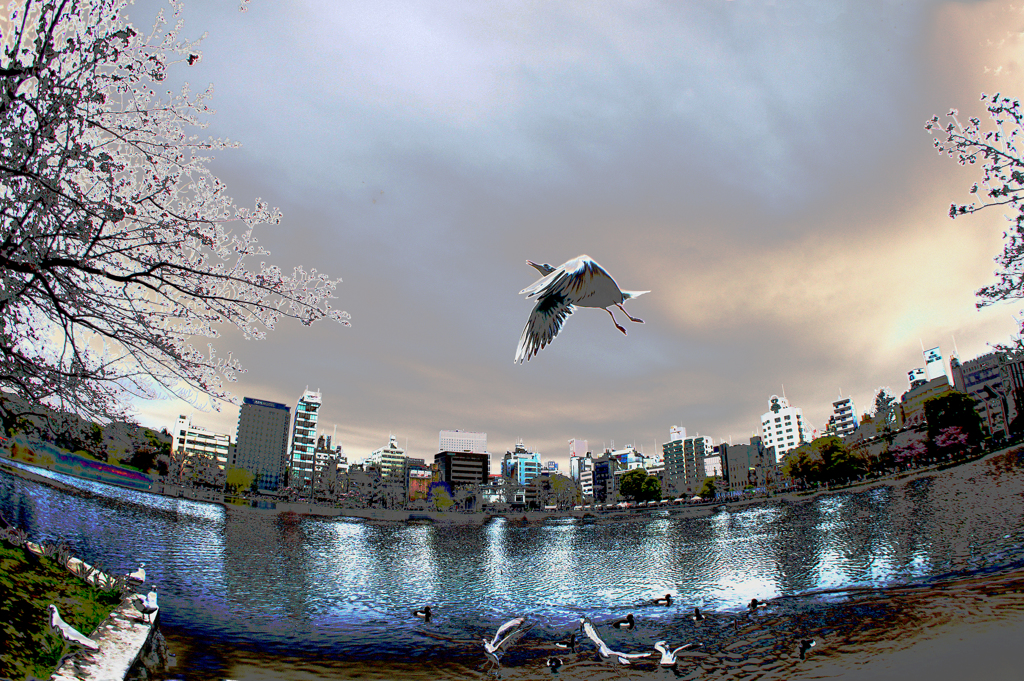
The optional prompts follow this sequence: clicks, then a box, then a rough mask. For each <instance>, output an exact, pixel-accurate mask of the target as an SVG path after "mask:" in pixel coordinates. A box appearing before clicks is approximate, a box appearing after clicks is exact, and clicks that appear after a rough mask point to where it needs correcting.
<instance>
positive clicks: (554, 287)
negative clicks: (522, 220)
mask: <svg viewBox="0 0 1024 681" xmlns="http://www.w3.org/2000/svg"><path fill="white" fill-rule="evenodd" d="M526 262H527V264H528V265H530V266H532V267H535V268H536V269H537V270H538V271H539V272H540V273H541V274H543V275H544V276H543V277H541V278H540V279H538V280H537V281H535V282H534V283H532V284H531V285H529V286H527V287H526V288H524V289H523V290H522V291H520V292H519V293H520V294H524V293H525V294H526V297H527V298H536V299H537V304H536V305H535V306H534V308H533V312H531V313H530V318H529V320H528V321H527V322H526V328H524V329H523V335H522V336H521V337H520V338H519V347H518V348H516V357H515V359H514V360H513V361H514V362H516V363H522V362H523V361H526V360H529V359H530V358H531V357H533V356H534V355H536V354H537V353H538V352H540V350H541V349H543V348H544V346H546V345H547V344H548V343H550V342H551V341H553V340H554V339H555V336H557V335H558V332H559V331H561V330H562V325H563V324H565V320H566V319H567V318H568V317H569V315H571V314H572V313H573V310H575V309H576V308H577V307H599V308H603V309H604V310H605V311H606V312H607V313H608V314H609V315H611V318H612V323H614V324H615V328H617V329H618V330H619V331H621V332H622V333H623V334H625V333H626V329H624V328H623V327H622V326H620V325H619V322H618V321H616V320H615V315H614V314H613V313H612V311H611V310H610V309H608V308H610V307H612V306H613V305H614V306H615V307H617V308H619V309H620V310H622V313H623V314H625V315H626V317H627V318H629V320H630V321H631V322H636V323H638V324H643V320H642V319H637V318H636V317H633V316H631V315H630V314H629V313H628V312H626V308H624V307H622V303H624V302H625V301H627V300H629V299H631V298H636V297H637V296H641V295H643V294H645V293H650V291H622V290H620V289H619V285H618V284H616V283H615V280H614V279H612V277H611V275H609V274H608V273H607V272H606V271H605V270H604V268H603V267H601V266H600V265H598V264H597V262H595V261H594V260H592V259H591V258H590V257H589V256H586V255H581V256H578V257H576V258H573V259H572V260H570V261H568V262H566V263H564V264H562V266H560V267H551V265H548V264H547V263H544V264H543V265H538V264H537V263H535V262H533V261H532V260H527V261H526ZM549 270H550V271H549Z"/></svg>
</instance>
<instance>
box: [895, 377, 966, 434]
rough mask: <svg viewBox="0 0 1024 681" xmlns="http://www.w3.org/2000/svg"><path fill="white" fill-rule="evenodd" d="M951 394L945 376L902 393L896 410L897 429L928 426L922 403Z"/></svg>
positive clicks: (951, 390) (950, 387)
mask: <svg viewBox="0 0 1024 681" xmlns="http://www.w3.org/2000/svg"><path fill="white" fill-rule="evenodd" d="M950 392H953V387H952V386H951V385H950V384H949V379H947V378H946V375H945V374H942V375H941V376H939V377H938V378H934V379H932V380H930V381H926V382H925V383H918V384H916V385H914V386H913V387H912V388H910V389H909V390H907V391H906V392H905V393H903V395H902V397H901V398H900V403H899V408H898V409H897V410H896V416H897V418H896V423H895V426H896V428H897V429H900V430H903V429H906V428H912V427H920V428H924V427H926V426H927V425H928V419H927V417H926V416H925V413H924V403H925V402H926V401H927V400H930V399H931V398H933V397H941V396H942V395H945V394H946V393H950Z"/></svg>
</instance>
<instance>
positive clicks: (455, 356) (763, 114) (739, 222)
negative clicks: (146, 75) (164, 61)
mask: <svg viewBox="0 0 1024 681" xmlns="http://www.w3.org/2000/svg"><path fill="white" fill-rule="evenodd" d="M155 6H156V2H147V3H143V4H141V5H139V6H136V7H134V8H131V12H130V14H131V16H132V18H133V20H134V21H135V23H136V24H137V25H138V26H139V27H140V28H142V27H148V26H149V25H150V23H151V17H152V15H153V12H154V7H155ZM184 18H185V28H184V35H185V36H187V37H198V36H200V35H202V34H203V33H204V32H208V33H209V35H208V37H207V38H206V40H205V41H204V42H203V44H202V60H201V61H200V62H199V63H197V64H196V65H195V66H193V67H190V68H185V67H182V69H181V71H180V73H179V74H177V78H179V79H180V80H184V79H187V80H188V81H189V82H190V83H191V84H192V86H193V89H199V88H202V87H205V86H206V85H207V84H208V83H213V84H214V86H215V95H214V98H213V107H214V108H215V109H217V113H216V115H214V116H213V117H212V118H211V119H210V127H209V129H208V130H207V133H209V134H210V135H212V136H215V137H227V138H230V139H232V140H237V141H239V142H241V143H242V147H241V148H240V149H238V150H232V151H225V152H221V154H220V155H219V157H218V158H217V159H216V161H215V162H214V163H213V168H214V170H215V172H216V173H217V174H218V175H219V176H220V177H221V179H223V180H224V181H225V182H226V183H227V184H228V187H229V189H230V191H231V193H232V195H233V196H234V197H235V199H236V201H237V202H238V203H239V204H242V205H247V204H249V205H251V203H252V202H253V201H254V200H255V198H256V197H263V198H264V199H265V200H267V201H268V202H269V203H270V204H271V205H273V206H278V207H280V208H281V210H282V211H283V212H284V216H285V218H284V222H283V223H282V225H280V226H274V227H267V228H265V229H264V230H263V233H262V235H261V236H260V237H259V238H260V242H261V243H262V244H264V245H265V246H267V247H268V248H269V249H270V250H271V252H272V255H271V256H270V257H269V258H268V260H269V261H270V262H273V263H274V264H277V265H280V266H282V267H283V268H284V269H285V270H286V271H288V270H289V268H291V267H293V266H295V265H300V264H301V265H303V266H305V267H306V268H307V269H308V268H316V269H317V270H319V271H321V272H326V273H328V274H330V275H332V276H337V277H341V278H342V279H343V283H342V284H341V285H340V286H339V288H338V292H337V297H338V300H336V301H334V306H335V307H336V308H340V309H344V310H347V311H348V312H349V313H350V314H351V315H352V327H351V328H344V327H342V326H340V325H338V324H336V323H329V322H321V323H319V324H317V325H315V326H313V327H311V328H306V327H302V326H301V325H300V324H298V323H288V322H284V323H281V324H279V325H278V328H277V329H275V330H274V331H273V332H272V333H271V334H269V336H268V338H267V339H266V340H263V341H244V340H241V339H239V338H238V336H237V334H232V333H225V335H224V338H223V339H221V340H219V341H218V342H217V343H216V345H217V349H218V351H219V353H220V354H225V352H226V351H227V350H231V351H233V352H234V355H235V357H238V358H240V359H241V361H242V363H243V365H244V366H245V367H246V368H247V369H248V372H247V373H246V374H244V375H243V376H241V378H240V379H239V381H238V382H237V383H236V384H234V385H233V392H234V393H235V395H236V396H237V397H238V399H239V401H240V400H241V397H243V396H251V397H257V398H261V399H267V400H273V401H277V402H284V403H288V404H289V405H292V406H293V408H294V404H295V402H296V401H297V399H298V398H299V396H300V395H301V393H302V391H303V390H304V389H305V388H306V387H307V386H309V388H311V389H314V390H315V389H319V390H320V391H321V392H322V394H323V408H322V411H321V417H320V424H321V426H322V427H323V428H325V429H326V430H327V431H328V432H329V433H330V432H333V429H334V426H335V425H336V426H337V433H338V439H339V440H340V441H341V442H342V444H343V445H344V447H345V451H346V453H347V454H348V456H349V460H350V461H358V460H361V459H362V457H363V456H365V455H366V454H367V453H369V452H370V451H371V450H373V449H375V448H377V447H380V446H382V445H384V444H386V443H387V442H388V436H389V434H391V433H394V434H395V435H396V436H397V437H398V439H399V442H400V444H402V445H405V444H406V442H407V443H408V450H409V453H410V454H411V455H412V456H419V457H424V458H426V459H427V460H428V461H432V459H433V454H434V453H435V452H436V451H437V445H438V431H439V430H442V429H454V428H459V429H464V430H473V431H483V432H486V433H487V438H488V449H489V450H490V451H491V452H494V453H503V452H505V451H506V450H507V449H511V448H512V447H513V445H514V444H515V442H516V440H517V439H518V438H522V440H523V441H524V442H525V443H526V445H527V446H528V447H529V448H530V449H532V450H535V451H540V452H541V453H542V457H543V460H545V461H546V460H549V459H554V460H557V461H561V462H564V461H566V460H567V457H568V440H569V439H570V438H582V439H587V440H588V441H589V442H590V446H591V449H592V450H594V451H595V452H598V451H600V449H601V448H602V447H603V446H607V445H610V444H611V443H612V441H613V440H614V443H615V446H616V447H622V446H624V445H626V444H629V443H633V444H635V446H636V447H637V448H642V449H643V451H644V452H645V453H651V451H652V450H654V449H656V448H657V449H659V450H660V445H661V443H663V442H665V441H667V440H668V434H669V428H670V427H671V426H673V425H679V426H685V427H686V428H687V431H688V433H689V434H695V433H700V434H702V435H709V436H711V437H713V438H714V440H715V442H718V441H720V440H722V439H726V440H728V439H729V438H731V439H732V441H733V442H735V443H741V442H747V441H748V439H749V437H750V436H751V434H753V433H755V432H757V429H758V426H759V423H760V415H761V414H762V413H763V412H765V411H767V408H768V400H769V397H770V396H771V395H773V394H780V395H781V394H782V393H783V389H784V390H785V395H786V396H787V397H788V399H789V401H790V403H791V404H792V405H793V406H797V407H801V408H802V409H803V412H804V416H805V418H806V419H807V420H808V421H809V422H810V423H811V424H812V425H813V426H814V427H816V428H822V427H823V425H824V423H825V422H826V420H827V419H828V416H829V415H830V414H831V410H832V405H831V403H832V401H833V400H835V399H837V397H838V396H839V395H840V394H841V395H843V396H852V397H853V399H854V401H855V404H856V407H857V411H858V412H859V413H863V412H864V411H867V410H870V408H871V406H872V401H873V397H874V394H875V392H876V391H877V389H878V388H879V387H880V386H888V387H889V388H890V389H891V391H892V392H893V393H895V394H896V395H897V397H898V396H899V395H900V394H901V393H902V392H903V391H904V390H906V389H907V387H908V383H907V377H906V375H907V371H908V370H910V369H913V368H915V367H919V366H923V361H922V358H921V345H922V343H923V344H924V347H925V348H931V347H934V346H936V345H938V346H940V347H941V349H942V352H943V355H944V356H945V357H946V358H947V359H948V356H949V354H950V353H951V351H952V350H953V339H954V337H955V341H956V345H957V348H958V350H959V354H960V357H961V358H963V359H970V358H973V357H975V356H977V355H979V354H983V353H985V352H987V351H988V349H989V348H988V344H989V343H1001V342H1007V341H1008V340H1009V339H1010V337H1011V336H1012V335H1013V334H1014V333H1016V331H1017V329H1018V326H1017V323H1016V322H1015V321H1014V315H1016V316H1018V317H1020V315H1021V312H1020V310H1021V308H1022V307H1024V305H1022V304H1020V303H1009V304H1005V305H1000V306H995V307H991V308H986V309H984V310H981V311H978V310H976V309H975V302H976V299H975V296H974V292H975V291H976V290H977V289H978V288H980V287H981V286H983V285H985V284H986V283H989V282H990V281H991V280H992V272H993V270H994V268H995V264H994V263H993V261H992V258H993V257H994V256H995V255H996V254H997V253H998V252H999V251H1000V250H1001V246H1000V240H1001V235H1002V230H1003V229H1004V226H1005V225H1006V222H1005V219H1004V217H1003V215H1002V213H1001V212H1000V211H998V210H992V211H989V212H985V213H981V214H979V215H976V216H971V217H964V218H958V219H957V220H956V221H952V220H950V219H949V217H948V216H947V211H948V209H949V204H950V203H951V202H953V201H958V202H966V201H967V200H968V199H969V198H970V197H969V194H968V193H967V190H968V188H969V187H970V186H971V184H972V183H973V182H974V181H975V180H976V179H978V173H977V169H968V168H962V167H960V166H958V165H957V164H956V163H955V162H953V161H951V160H949V159H947V158H943V157H940V156H938V155H937V154H936V152H935V151H934V149H933V148H932V138H931V137H930V136H929V134H928V133H927V132H925V130H924V123H925V121H926V119H928V118H929V117H931V115H933V114H944V113H945V112H946V111H947V110H948V109H949V108H950V107H952V106H955V107H958V108H959V109H960V111H961V113H962V114H965V115H964V117H965V118H966V115H971V114H973V115H980V114H981V113H983V111H984V110H983V108H982V107H981V103H980V102H979V95H980V93H981V92H989V93H991V92H995V91H1002V92H1006V93H1008V94H1011V95H1013V96H1021V95H1022V94H1024V83H1022V75H1021V69H1020V65H1019V59H1020V55H1021V48H1022V35H1024V33H1022V31H1024V14H1022V13H1021V9H1020V8H1019V7H1018V8H1015V9H1012V8H1011V7H1010V5H1008V4H1007V3H1005V2H928V1H925V0H918V1H913V0H907V1H902V2H860V1H850V2H840V1H838V0H821V1H820V2H819V1H817V0H801V1H797V0H792V1H790V0H776V1H774V2H772V1H765V0H747V1H745V0H735V1H732V2H728V1H724V0H707V1H705V2H688V3H679V2H664V3H659V2H630V3H622V2H617V3H604V2H596V1H594V0H588V1H587V2H579V3H570V2H559V3H512V2H479V1H474V2H454V1H452V0H443V1H438V2H415V3H412V2H410V3H402V2H391V1H388V0H378V1H377V2H372V3H342V2H337V1H335V0H320V1H316V0H304V1H284V0H280V1H278V0H274V1H272V0H253V1H252V2H251V3H250V4H249V9H248V11H247V12H245V13H240V12H239V11H238V2H237V0H218V1H217V2H213V1H204V2H199V1H197V0H193V2H191V6H190V7H188V8H187V11H186V13H185V17H184ZM180 80H179V82H180ZM583 253H585V254H588V255H590V256H591V257H593V258H594V259H595V260H597V261H598V262H599V263H601V265H603V266H604V267H605V268H606V269H607V270H608V271H609V272H610V273H611V275H612V276H613V277H615V279H616V280H617V281H618V283H619V285H620V286H621V287H622V288H625V289H634V290H645V289H649V290H650V291H651V293H649V294H647V295H645V296H643V297H642V298H639V299H637V300H634V301H630V302H629V303H628V304H627V306H626V307H627V309H628V310H629V311H630V313H631V314H632V315H634V316H636V317H640V318H643V319H644V320H645V321H646V324H643V325H640V324H632V323H629V322H628V321H626V320H624V319H622V316H621V315H617V316H618V317H619V319H620V323H623V324H624V325H626V326H627V327H628V331H629V336H628V337H624V336H623V335H622V334H621V333H619V332H618V331H617V330H616V329H615V327H614V326H613V325H612V322H611V320H610V319H609V318H608V315H607V314H606V313H605V312H604V311H602V310H594V309H581V310H578V311H577V312H576V313H575V314H574V315H572V316H571V317H570V318H569V320H568V322H567V324H566V326H565V328H564V329H563V331H562V333H561V334H560V335H559V336H558V338H557V339H556V340H555V341H554V343H553V344H552V345H550V346H548V347H547V348H545V349H544V350H542V351H541V352H540V353H539V354H538V355H537V356H536V357H534V358H533V359H532V360H531V361H529V362H527V363H525V364H523V365H514V364H513V361H512V358H513V356H514V354H515V349H516V344H517V342H518V340H519V336H520V334H521V332H522V329H523V326H524V325H525V323H526V319H527V317H528V316H529V313H530V310H531V309H532V303H531V302H530V301H528V300H526V299H525V298H524V297H523V296H519V295H518V292H519V291H520V290H521V289H523V288H524V287H526V286H528V285H529V284H530V283H532V282H533V281H534V280H535V279H536V278H537V276H536V273H535V271H534V270H533V269H532V268H530V267H528V266H526V265H525V261H526V259H532V260H536V261H538V262H549V263H552V264H554V265H558V264H561V263H562V262H564V261H566V260H569V259H570V258H573V257H575V256H577V255H580V254H583ZM200 341H201V347H205V343H206V341H205V339H200ZM783 386H784V388H783ZM192 412H194V416H193V421H194V423H197V424H199V425H202V426H204V427H206V428H208V429H212V430H218V431H222V432H229V433H231V435H232V438H233V437H234V432H235V428H236V425H237V418H238V408H237V406H235V405H231V404H226V405H223V406H222V408H221V410H220V411H219V412H202V411H199V410H196V409H194V408H193V407H190V406H188V405H187V404H184V403H181V402H176V401H170V400H166V401H161V402H152V403H145V404H141V405H140V411H139V418H140V421H141V422H142V423H144V424H146V425H150V426H153V427H157V428H159V427H165V426H166V427H168V428H170V427H171V426H172V425H173V420H174V418H175V417H176V416H177V414H179V413H192Z"/></svg>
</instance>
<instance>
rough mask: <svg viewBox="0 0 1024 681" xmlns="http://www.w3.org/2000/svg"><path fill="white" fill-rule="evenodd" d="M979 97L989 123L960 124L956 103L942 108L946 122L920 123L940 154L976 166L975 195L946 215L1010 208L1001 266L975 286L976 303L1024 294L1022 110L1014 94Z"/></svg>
mask: <svg viewBox="0 0 1024 681" xmlns="http://www.w3.org/2000/svg"><path fill="white" fill-rule="evenodd" d="M981 101H983V102H987V105H986V106H987V108H988V113H989V118H990V119H991V120H990V125H988V126H986V125H983V124H982V120H981V119H980V118H976V117H971V118H969V119H968V120H967V123H966V124H964V123H963V122H962V121H961V120H960V118H959V112H958V111H957V110H956V109H951V110H950V111H949V112H948V113H947V114H946V118H947V122H946V124H945V125H942V123H941V122H940V119H939V117H938V116H933V117H932V118H931V120H929V121H928V122H927V124H926V125H925V129H926V130H928V131H930V132H931V133H932V135H933V136H934V137H935V139H934V144H935V148H936V150H937V151H938V152H939V153H940V154H944V155H947V156H949V157H950V158H953V159H956V161H957V162H958V163H959V164H960V165H964V166H968V165H970V166H973V165H977V166H979V167H980V168H979V169H980V172H981V178H980V180H979V181H977V182H975V183H974V184H973V185H972V187H971V189H970V193H971V194H972V195H973V196H974V197H975V198H974V200H972V201H971V202H970V203H967V204H958V203H953V204H952V205H950V207H949V216H950V217H951V218H956V217H958V216H961V215H968V214H971V213H976V212H978V211H980V210H983V209H985V208H989V207H992V206H1004V207H1005V209H1008V210H1009V213H1010V214H1009V215H1008V216H1007V219H1008V220H1009V221H1010V222H1011V223H1013V226H1011V227H1009V228H1008V229H1007V230H1006V231H1005V232H1004V233H1003V237H1004V239H1005V241H1004V244H1003V252H1002V254H1001V255H999V256H997V257H996V262H997V263H999V265H1000V266H1001V270H1000V271H998V272H996V276H997V281H996V283H994V284H992V285H990V286H985V287H984V288H981V289H980V290H978V298H979V301H978V307H984V306H986V305H990V304H992V303H994V302H998V301H1001V300H1007V299H1011V298H1021V297H1024V156H1022V155H1021V152H1020V148H1019V145H1020V143H1021V136H1022V135H1024V126H1022V124H1024V110H1022V109H1021V105H1020V101H1019V100H1016V99H1011V98H1010V97H1004V96H1002V95H1001V94H999V93H997V94H995V95H992V96H989V95H986V94H982V95H981Z"/></svg>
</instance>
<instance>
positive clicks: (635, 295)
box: [622, 291, 650, 300]
mask: <svg viewBox="0 0 1024 681" xmlns="http://www.w3.org/2000/svg"><path fill="white" fill-rule="evenodd" d="M645 293H650V291H623V292H622V299H623V300H629V299H630V298H639V297H640V296H642V295H643V294H645Z"/></svg>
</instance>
